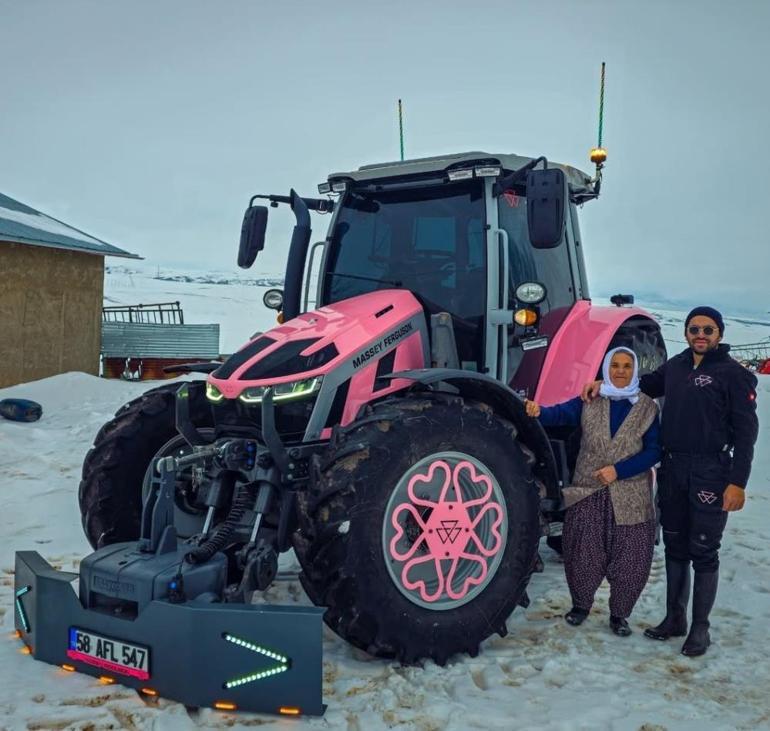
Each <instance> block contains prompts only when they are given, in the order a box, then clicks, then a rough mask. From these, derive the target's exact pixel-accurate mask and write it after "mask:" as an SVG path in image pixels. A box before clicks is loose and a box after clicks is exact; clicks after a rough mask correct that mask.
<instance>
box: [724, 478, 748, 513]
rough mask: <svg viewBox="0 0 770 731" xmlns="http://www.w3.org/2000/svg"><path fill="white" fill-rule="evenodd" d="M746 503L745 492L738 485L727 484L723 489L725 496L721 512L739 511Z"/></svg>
mask: <svg viewBox="0 0 770 731" xmlns="http://www.w3.org/2000/svg"><path fill="white" fill-rule="evenodd" d="M745 502H746V492H745V491H744V489H743V488H742V487H738V485H733V484H729V485H728V486H727V487H726V488H725V494H724V498H723V502H722V510H726V511H727V512H729V513H731V512H733V511H734V510H741V509H742V508H743V504H744V503H745Z"/></svg>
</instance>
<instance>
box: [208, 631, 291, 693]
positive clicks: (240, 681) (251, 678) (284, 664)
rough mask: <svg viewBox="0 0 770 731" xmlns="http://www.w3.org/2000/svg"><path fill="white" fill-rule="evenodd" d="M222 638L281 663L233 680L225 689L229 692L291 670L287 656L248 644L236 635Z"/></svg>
mask: <svg viewBox="0 0 770 731" xmlns="http://www.w3.org/2000/svg"><path fill="white" fill-rule="evenodd" d="M222 636H223V638H224V639H225V640H226V641H227V642H230V643H232V644H233V645H237V646H238V647H243V648H244V649H246V650H250V651H251V652H256V653H258V654H260V655H264V656H265V657H269V658H270V659H271V660H275V661H276V662H278V663H280V664H279V665H275V666H273V667H271V668H267V669H266V670H261V671H260V672H258V673H249V675H243V676H241V677H239V678H233V679H232V680H228V681H226V682H225V683H224V685H223V687H224V688H226V689H228V690H229V689H230V688H237V687H238V686H240V685H246V684H247V683H253V682H255V681H257V680H264V679H265V678H269V677H271V676H273V675H278V674H279V673H285V672H286V671H287V670H288V669H289V663H290V660H289V658H288V657H286V656H285V655H280V654H279V653H277V652H273V651H272V650H269V649H268V648H266V647H260V646H259V645H255V644H254V643H253V642H247V641H246V640H243V639H241V638H240V637H236V636H235V635H231V634H227V633H225V634H224V635H222Z"/></svg>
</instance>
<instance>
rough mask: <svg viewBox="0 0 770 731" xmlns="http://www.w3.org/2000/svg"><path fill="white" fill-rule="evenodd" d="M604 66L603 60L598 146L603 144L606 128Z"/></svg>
mask: <svg viewBox="0 0 770 731" xmlns="http://www.w3.org/2000/svg"><path fill="white" fill-rule="evenodd" d="M604 66H605V63H604V61H602V80H601V86H600V87H599V143H598V144H597V145H596V146H597V147H601V146H602V130H603V129H604Z"/></svg>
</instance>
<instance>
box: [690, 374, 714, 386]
mask: <svg viewBox="0 0 770 731" xmlns="http://www.w3.org/2000/svg"><path fill="white" fill-rule="evenodd" d="M713 382H714V379H713V378H712V377H711V376H696V377H695V379H694V380H693V383H694V384H695V385H696V386H700V387H701V388H702V387H703V386H708V385H709V383H713Z"/></svg>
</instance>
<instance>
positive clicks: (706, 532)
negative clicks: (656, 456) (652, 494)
mask: <svg viewBox="0 0 770 731" xmlns="http://www.w3.org/2000/svg"><path fill="white" fill-rule="evenodd" d="M730 467H731V457H730V454H729V453H728V452H718V453H715V454H672V453H664V456H663V462H662V464H661V470H660V473H659V488H658V506H659V508H660V524H661V527H662V529H663V543H664V545H665V547H666V556H667V557H668V558H672V559H674V560H676V561H692V565H693V569H694V570H695V571H696V572H702V573H709V572H713V571H716V570H717V569H718V568H719V547H720V545H721V541H722V533H723V532H724V529H725V525H726V524H727V513H726V512H725V511H724V510H722V497H723V495H724V491H725V488H726V487H727V484H728V476H729V473H730Z"/></svg>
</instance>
